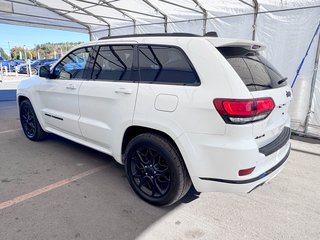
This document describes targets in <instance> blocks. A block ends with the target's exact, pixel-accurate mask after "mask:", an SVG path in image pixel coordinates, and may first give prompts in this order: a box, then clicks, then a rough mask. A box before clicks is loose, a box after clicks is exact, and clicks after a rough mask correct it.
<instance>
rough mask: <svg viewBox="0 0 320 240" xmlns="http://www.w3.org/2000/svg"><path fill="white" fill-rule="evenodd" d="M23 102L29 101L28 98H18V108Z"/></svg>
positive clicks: (21, 96)
mask: <svg viewBox="0 0 320 240" xmlns="http://www.w3.org/2000/svg"><path fill="white" fill-rule="evenodd" d="M24 100H29V101H30V99H29V98H28V97H26V96H24V95H20V96H18V106H20V104H21V103H22V101H24Z"/></svg>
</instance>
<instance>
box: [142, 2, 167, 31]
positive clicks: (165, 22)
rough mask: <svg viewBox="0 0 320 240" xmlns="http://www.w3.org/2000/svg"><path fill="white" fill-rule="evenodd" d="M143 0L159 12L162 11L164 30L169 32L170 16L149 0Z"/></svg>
mask: <svg viewBox="0 0 320 240" xmlns="http://www.w3.org/2000/svg"><path fill="white" fill-rule="evenodd" d="M142 1H143V2H144V3H145V4H147V5H148V6H149V7H151V8H152V9H154V10H155V11H156V12H158V13H160V14H161V15H162V18H163V20H164V32H165V33H167V32H168V16H167V15H166V14H165V13H164V12H163V11H161V10H160V9H159V8H157V7H156V6H154V5H153V4H152V3H151V2H150V1H149V0H142Z"/></svg>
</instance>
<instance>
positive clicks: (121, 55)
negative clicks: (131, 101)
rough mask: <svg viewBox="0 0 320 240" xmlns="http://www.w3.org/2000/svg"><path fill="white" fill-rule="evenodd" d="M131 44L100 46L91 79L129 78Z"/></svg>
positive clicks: (131, 61)
mask: <svg viewBox="0 0 320 240" xmlns="http://www.w3.org/2000/svg"><path fill="white" fill-rule="evenodd" d="M132 65H133V46H102V47H100V49H99V52H98V55H97V60H96V63H95V64H94V69H93V75H92V78H93V79H98V80H130V79H131V72H132Z"/></svg>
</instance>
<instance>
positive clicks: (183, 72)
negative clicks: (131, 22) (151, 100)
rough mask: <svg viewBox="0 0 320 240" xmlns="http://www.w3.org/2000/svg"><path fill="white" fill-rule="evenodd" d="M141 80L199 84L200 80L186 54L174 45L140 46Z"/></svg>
mask: <svg viewBox="0 0 320 240" xmlns="http://www.w3.org/2000/svg"><path fill="white" fill-rule="evenodd" d="M138 52H139V54H138V55H139V69H140V81H141V82H149V83H163V84H178V85H199V83H200V81H199V78H198V75H197V73H196V72H195V70H194V68H193V66H192V64H191V62H190V61H189V59H188V58H187V56H186V54H185V53H184V52H183V51H182V50H181V49H179V48H177V47H173V46H158V45H140V46H139V51H138Z"/></svg>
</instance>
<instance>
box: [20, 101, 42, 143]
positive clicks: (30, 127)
mask: <svg viewBox="0 0 320 240" xmlns="http://www.w3.org/2000/svg"><path fill="white" fill-rule="evenodd" d="M20 123H21V126H22V129H23V132H24V134H25V135H26V137H27V138H28V139H30V140H32V141H41V140H43V139H44V138H45V136H46V132H45V131H43V129H42V128H41V126H40V124H39V121H38V119H37V116H36V113H35V112H34V109H33V107H32V104H31V102H30V101H29V100H28V99H25V100H23V101H22V102H21V103H20Z"/></svg>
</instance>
